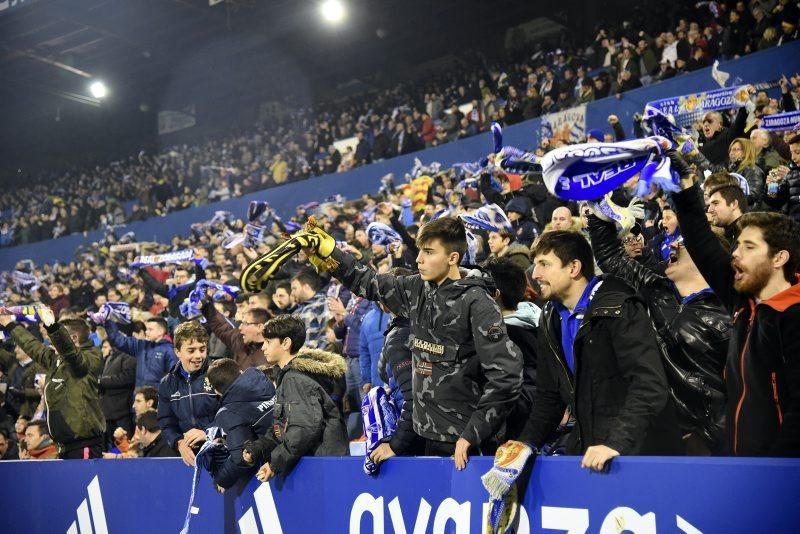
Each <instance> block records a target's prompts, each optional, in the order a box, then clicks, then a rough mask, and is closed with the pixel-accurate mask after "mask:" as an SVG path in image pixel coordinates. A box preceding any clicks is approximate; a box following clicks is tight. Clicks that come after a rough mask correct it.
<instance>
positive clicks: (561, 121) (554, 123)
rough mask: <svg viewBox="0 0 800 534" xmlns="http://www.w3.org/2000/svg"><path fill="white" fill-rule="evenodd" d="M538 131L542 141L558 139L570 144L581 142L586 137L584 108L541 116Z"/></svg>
mask: <svg viewBox="0 0 800 534" xmlns="http://www.w3.org/2000/svg"><path fill="white" fill-rule="evenodd" d="M540 130H541V133H540V136H541V138H542V139H544V138H547V139H553V140H556V139H558V140H561V141H565V142H570V143H577V142H580V141H583V138H584V136H585V135H586V106H585V105H584V106H578V107H574V108H570V109H565V110H564V111H559V112H557V113H548V114H547V115H542V123H541V126H540Z"/></svg>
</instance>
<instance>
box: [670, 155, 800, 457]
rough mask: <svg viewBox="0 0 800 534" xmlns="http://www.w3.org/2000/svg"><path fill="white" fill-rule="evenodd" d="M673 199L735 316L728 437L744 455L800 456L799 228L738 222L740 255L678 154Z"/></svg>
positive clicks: (778, 221)
mask: <svg viewBox="0 0 800 534" xmlns="http://www.w3.org/2000/svg"><path fill="white" fill-rule="evenodd" d="M669 156H670V159H671V161H672V168H673V170H675V171H677V172H678V173H679V174H680V176H681V189H682V190H681V191H680V192H679V193H673V195H672V200H673V202H674V205H675V210H676V212H677V214H678V220H679V221H680V224H681V229H682V231H683V239H684V242H685V243H686V248H687V249H688V250H689V253H690V254H691V255H692V258H693V259H694V262H695V263H696V264H697V268H698V270H699V271H700V272H701V273H702V275H703V277H704V278H705V279H706V280H707V281H708V284H709V285H710V286H711V289H713V290H714V293H715V294H716V295H717V296H718V297H719V298H720V300H721V301H722V302H723V304H724V305H725V307H726V308H727V309H728V312H729V313H730V314H731V315H733V328H734V333H733V339H732V340H731V343H730V345H729V349H728V360H727V365H726V368H725V383H726V386H727V391H728V404H727V406H728V410H727V414H728V420H727V423H728V430H729V432H728V434H729V439H730V444H731V452H732V453H733V454H735V455H739V456H798V455H800V336H798V335H797V332H798V329H799V328H800V284H799V283H798V278H797V270H798V267H800V228H798V226H797V223H796V222H794V221H793V220H791V219H790V218H789V217H787V216H785V215H782V214H778V213H765V212H760V213H758V212H757V213H747V214H745V215H743V216H742V218H741V219H740V220H739V224H738V227H739V236H738V238H737V241H736V246H735V248H734V251H733V254H732V255H731V254H729V253H728V252H727V251H725V249H724V248H723V247H722V246H721V245H720V244H719V242H718V241H717V239H716V238H715V237H714V233H713V232H712V231H711V227H710V226H709V225H708V222H707V220H706V218H705V213H704V211H703V204H702V197H701V196H700V188H699V185H698V181H697V176H696V175H695V173H694V172H693V171H692V170H691V168H690V167H689V166H688V164H687V163H686V162H685V161H684V160H683V158H682V157H681V156H680V155H678V154H677V153H675V152H672V153H670V154H669Z"/></svg>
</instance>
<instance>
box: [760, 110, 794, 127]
mask: <svg viewBox="0 0 800 534" xmlns="http://www.w3.org/2000/svg"><path fill="white" fill-rule="evenodd" d="M759 128H761V129H763V130H768V131H770V132H780V131H785V130H800V111H787V112H785V113H776V114H775V115H767V116H766V117H762V118H761V126H759Z"/></svg>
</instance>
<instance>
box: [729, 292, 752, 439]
mask: <svg viewBox="0 0 800 534" xmlns="http://www.w3.org/2000/svg"><path fill="white" fill-rule="evenodd" d="M737 315H738V313H737ZM755 318H756V307H755V306H753V304H752V303H751V304H750V318H749V319H748V321H747V337H745V340H744V345H742V350H741V352H740V353H739V376H741V377H742V394H741V396H739V402H737V403H736V413H735V414H734V417H733V454H737V453H738V448H739V415H740V414H741V412H742V405H743V404H744V398H745V397H746V396H747V380H745V376H744V354H745V352H747V347H748V346H749V345H750V334H752V333H753V321H754V320H755Z"/></svg>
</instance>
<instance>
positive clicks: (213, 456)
mask: <svg viewBox="0 0 800 534" xmlns="http://www.w3.org/2000/svg"><path fill="white" fill-rule="evenodd" d="M221 437H222V430H221V429H220V428H219V427H216V426H212V427H211V428H209V429H207V430H206V442H205V443H203V446H202V447H200V450H199V451H198V452H197V455H196V456H195V458H194V473H193V474H192V491H191V493H190V494H189V507H188V508H187V510H186V518H185V519H184V522H183V528H182V529H181V532H180V534H189V523H191V521H192V515H194V514H196V513H197V510H196V509H195V507H194V498H195V495H196V493H197V486H198V484H199V483H200V471H201V469H200V468H201V467H202V468H204V469H205V470H206V471H209V472H211V467H212V466H213V465H214V464H215V463H216V461H218V460H219V459H220V458H224V457H225V455H227V454H229V453H228V450H227V448H226V447H225V445H223V444H222V443H218V442H217V441H216V440H217V438H221Z"/></svg>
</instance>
